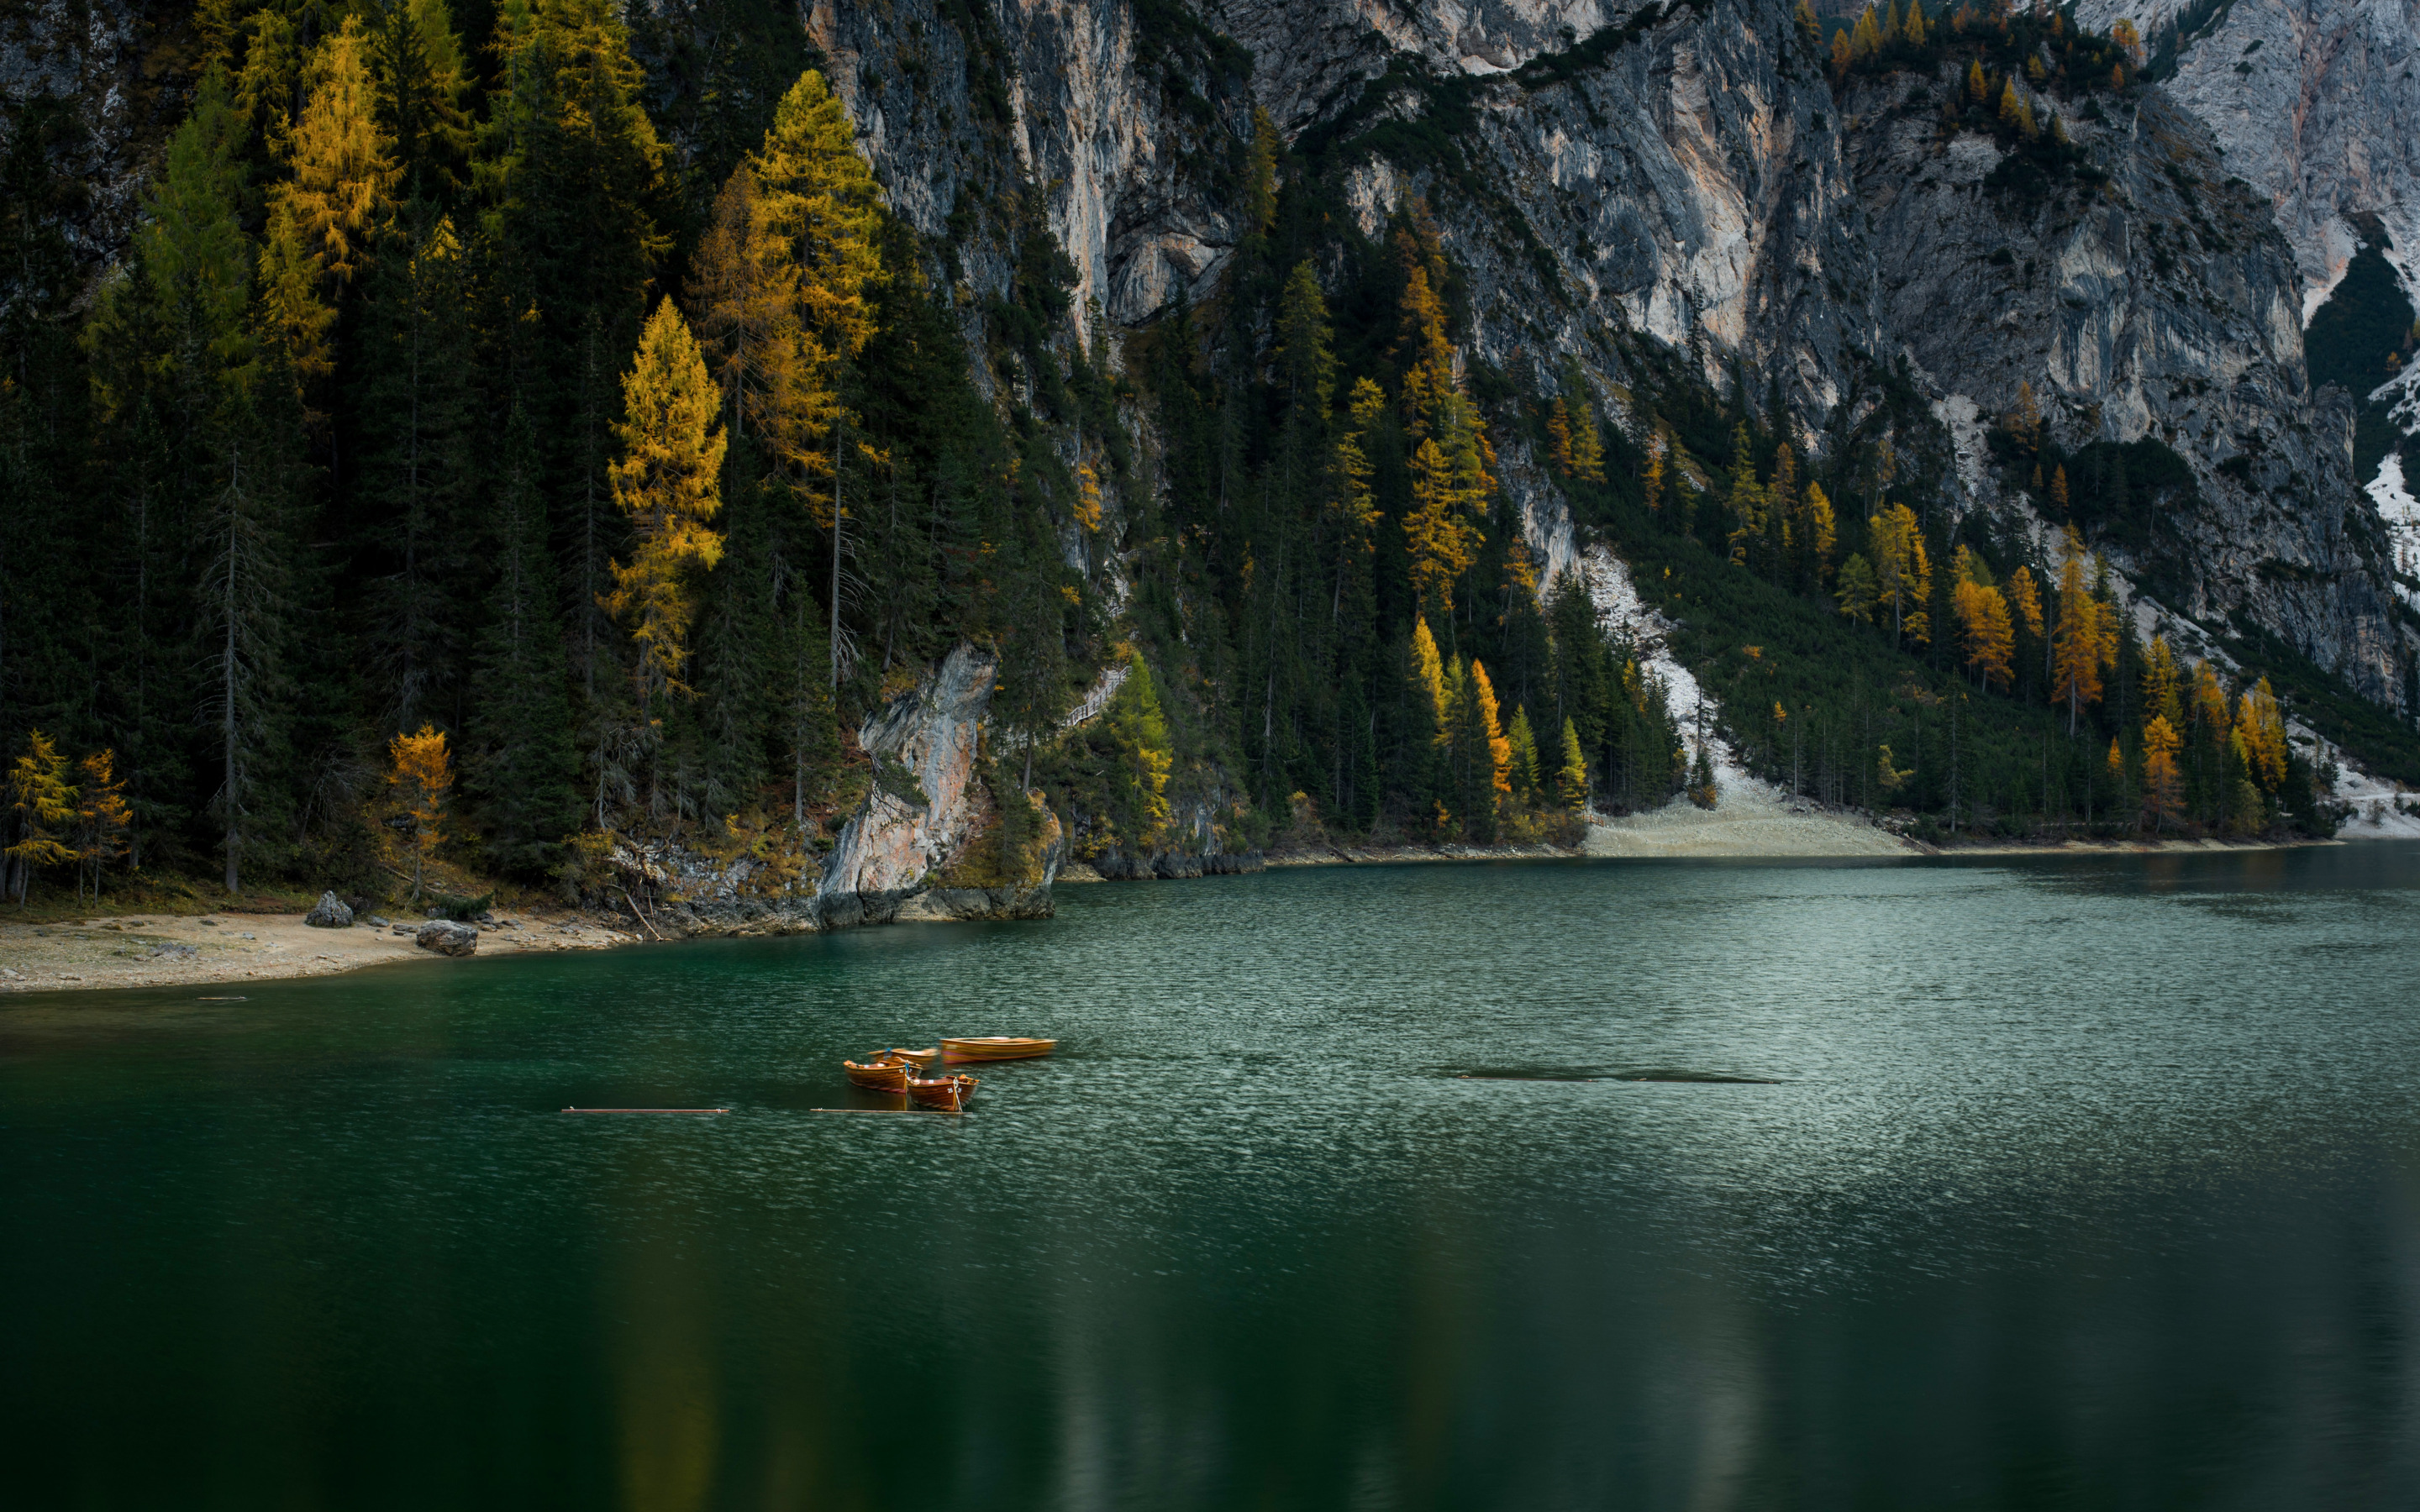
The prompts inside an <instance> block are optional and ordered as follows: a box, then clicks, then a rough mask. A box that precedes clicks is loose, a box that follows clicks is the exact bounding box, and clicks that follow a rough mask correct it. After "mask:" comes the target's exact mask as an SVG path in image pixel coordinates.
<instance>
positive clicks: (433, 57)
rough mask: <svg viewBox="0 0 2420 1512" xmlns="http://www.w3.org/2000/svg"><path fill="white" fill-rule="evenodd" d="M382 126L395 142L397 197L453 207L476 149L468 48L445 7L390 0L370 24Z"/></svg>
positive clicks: (441, 0) (433, 1)
mask: <svg viewBox="0 0 2420 1512" xmlns="http://www.w3.org/2000/svg"><path fill="white" fill-rule="evenodd" d="M369 35H370V67H371V69H372V71H373V73H374V75H375V77H376V80H377V85H378V112H379V124H380V126H382V127H384V128H385V129H386V131H387V134H388V135H389V136H391V137H392V138H393V139H394V141H395V160H396V167H397V168H398V169H399V170H400V177H399V178H398V181H397V186H396V192H397V193H400V194H402V195H403V196H404V197H405V198H406V199H418V200H426V201H428V202H430V203H432V204H442V205H451V204H452V203H453V201H454V195H455V193H456V192H457V191H458V189H459V188H460V187H461V175H462V167H463V164H464V162H465V159H466V157H467V155H468V154H469V151H470V147H471V118H470V116H469V115H468V114H467V113H466V112H465V110H464V108H463V107H464V102H465V100H467V98H468V97H469V95H470V92H471V76H470V70H469V69H468V68H467V67H466V66H465V61H464V58H463V53H462V40H461V38H460V37H459V36H458V35H457V34H456V32H455V30H454V17H453V14H452V12H451V11H450V10H449V9H448V8H447V6H446V4H445V0H384V3H383V4H380V5H379V6H376V7H373V8H371V11H370V16H369Z"/></svg>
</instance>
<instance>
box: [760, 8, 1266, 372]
mask: <svg viewBox="0 0 2420 1512" xmlns="http://www.w3.org/2000/svg"><path fill="white" fill-rule="evenodd" d="M806 14H807V28H808V31H809V34H810V35H811V36H812V37H813V38H814V41H815V44H816V45H817V46H818V47H820V48H821V49H822V50H823V51H824V54H825V56H826V60H827V67H828V69H829V72H830V77H831V80H832V83H833V85H834V87H835V88H836V89H837V90H838V91H839V93H840V95H841V97H842V99H843V100H845V101H846V102H847V104H848V106H849V110H850V114H851V116H853V117H854V119H855V120H856V121H857V123H858V129H859V131H860V132H861V137H862V140H863V143H864V147H865V151H866V155H867V157H868V158H869V159H870V160H871V161H872V162H873V163H874V166H875V171H876V175H877V177H880V178H881V180H882V183H883V186H884V188H885V189H886V191H888V193H889V195H890V200H891V204H892V208H894V209H896V210H897V211H898V212H899V213H900V214H902V215H904V216H905V217H906V218H907V220H908V221H910V222H911V223H913V224H914V225H915V226H916V228H917V229H918V230H919V231H922V232H923V233H925V234H926V235H928V236H932V237H936V238H939V237H949V238H951V239H953V240H954V243H955V244H956V245H957V246H958V247H959V248H960V249H961V251H962V254H963V255H964V257H965V259H966V261H965V265H964V267H963V274H964V277H963V281H962V286H963V288H964V290H965V293H966V295H967V297H968V302H971V301H972V299H973V298H974V297H976V296H999V295H1001V294H1003V293H1005V292H1006V291H1007V290H1008V288H1009V286H1010V284H1011V281H1012V279H1013V276H1014V267H1013V264H1012V262H1011V257H1012V256H1013V253H1012V251H1011V246H1010V244H1011V241H1012V239H1013V236H1014V233H1015V232H1016V231H1017V230H1018V229H1020V223H1019V217H1021V216H1028V215H1032V216H1035V217H1036V218H1037V219H1038V220H1040V221H1041V222H1042V223H1043V224H1047V226H1048V228H1049V230H1050V231H1051V232H1052V233H1053V234H1054V235H1055V236H1056V237H1057V239H1058V241H1059V244H1060V245H1061V246H1062V247H1063V249H1064V250H1065V251H1066V252H1067V254H1068V255H1069V256H1070V257H1071V258H1072V259H1073V260H1074V262H1075V265H1076V272H1077V282H1076V288H1075V291H1074V292H1075V296H1076V304H1077V307H1078V309H1082V308H1084V307H1085V305H1086V303H1087V302H1088V301H1093V300H1098V301H1100V305H1101V308H1102V310H1103V312H1104V313H1105V314H1106V315H1107V316H1109V318H1110V319H1111V320H1114V321H1118V322H1122V323H1125V324H1133V323H1137V322H1140V321H1143V320H1147V319H1149V318H1150V317H1152V316H1155V315H1156V314H1158V313H1159V312H1160V311H1161V310H1162V309H1164V308H1166V307H1167V305H1168V304H1169V303H1170V302H1171V301H1172V300H1174V299H1175V298H1176V297H1177V296H1179V295H1180V294H1184V293H1189V292H1192V291H1194V290H1196V289H1198V288H1202V286H1203V285H1206V283H1207V282H1208V281H1210V280H1212V279H1214V278H1215V277H1216V275H1217V272H1218V269H1219V267H1220V266H1221V264H1222V263H1223V262H1224V260H1225V258H1226V255H1227V254H1228V252H1229V251H1230V250H1231V249H1232V248H1233V245H1234V241H1235V236H1236V220H1235V216H1234V213H1233V205H1232V203H1231V201H1232V197H1233V196H1232V195H1231V194H1228V193H1222V191H1221V189H1220V187H1219V182H1218V180H1219V177H1220V175H1221V174H1222V172H1226V171H1228V168H1229V160H1230V159H1231V158H1232V156H1233V144H1234V141H1235V139H1236V134H1237V132H1238V131H1239V130H1244V129H1248V128H1249V108H1248V106H1247V105H1246V103H1245V99H1244V96H1243V94H1242V92H1241V86H1242V82H1243V81H1242V75H1241V71H1240V65H1241V64H1242V63H1243V60H1242V59H1241V58H1240V57H1238V56H1233V55H1228V54H1221V53H1220V51H1219V50H1218V48H1217V47H1216V46H1214V45H1212V42H1213V39H1211V38H1210V37H1209V34H1207V33H1206V32H1204V31H1202V29H1201V28H1200V27H1199V25H1198V24H1196V23H1193V22H1192V21H1191V18H1190V16H1189V14H1188V13H1186V12H1182V11H1179V12H1177V13H1176V14H1177V15H1178V17H1179V18H1180V19H1181V20H1182V23H1183V24H1178V23H1174V22H1163V26H1162V29H1161V31H1159V32H1157V33H1153V32H1149V31H1147V30H1146V29H1145V28H1144V27H1143V25H1142V23H1141V21H1140V17H1139V15H1138V13H1137V12H1136V10H1134V9H1133V8H1130V7H1128V6H1125V5H1119V4H1114V3H1102V0H1042V3H1038V4H1032V5H1013V6H1012V5H1001V6H998V7H997V8H994V7H992V6H989V5H985V4H981V3H978V4H977V5H974V6H965V5H944V4H939V3H936V0H900V3H896V4H892V5H885V6H880V7H868V6H858V5H845V6H843V5H836V4H834V3H832V0H821V3H818V4H816V5H814V6H813V7H812V8H810V9H808V11H807V12H806Z"/></svg>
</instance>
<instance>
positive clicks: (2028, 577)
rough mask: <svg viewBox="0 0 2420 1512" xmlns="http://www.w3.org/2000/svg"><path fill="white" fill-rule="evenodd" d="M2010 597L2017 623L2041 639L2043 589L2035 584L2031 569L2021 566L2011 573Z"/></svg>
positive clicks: (2035, 637)
mask: <svg viewBox="0 0 2420 1512" xmlns="http://www.w3.org/2000/svg"><path fill="white" fill-rule="evenodd" d="M2008 598H2009V609H2014V610H2015V611H2016V615H2017V623H2018V624H2020V625H2024V627H2025V634H2027V635H2029V636H2032V637H2033V638H2034V639H2035V640H2040V639H2041V633H2042V607H2041V590H2040V588H2038V587H2037V586H2035V583H2034V575H2033V572H2032V570H2031V569H2029V568H2025V567H2019V568H2018V569H2017V570H2016V571H2014V572H2012V573H2010V574H2009V587H2008Z"/></svg>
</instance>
